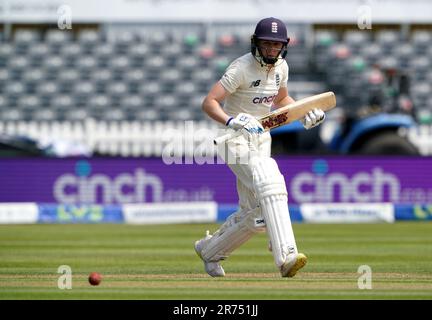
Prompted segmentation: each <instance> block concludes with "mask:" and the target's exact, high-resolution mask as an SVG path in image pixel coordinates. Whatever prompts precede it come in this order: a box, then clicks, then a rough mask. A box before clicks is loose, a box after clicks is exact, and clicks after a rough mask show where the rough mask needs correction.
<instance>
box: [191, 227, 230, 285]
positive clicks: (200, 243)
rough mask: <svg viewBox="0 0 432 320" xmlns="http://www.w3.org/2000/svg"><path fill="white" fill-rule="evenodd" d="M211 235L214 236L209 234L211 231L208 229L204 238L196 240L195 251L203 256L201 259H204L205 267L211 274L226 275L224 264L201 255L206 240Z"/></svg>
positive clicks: (214, 275)
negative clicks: (207, 259) (208, 259)
mask: <svg viewBox="0 0 432 320" xmlns="http://www.w3.org/2000/svg"><path fill="white" fill-rule="evenodd" d="M211 237H212V236H211V235H210V234H209V231H208V230H207V232H206V236H205V237H204V238H202V239H201V240H197V241H195V252H196V253H197V255H198V256H199V257H200V258H201V260H202V261H204V269H205V271H206V272H207V273H208V274H209V275H210V276H212V277H224V276H225V270H224V269H223V268H222V266H221V265H220V264H219V262H218V261H206V260H205V259H204V258H203V257H202V255H201V252H202V250H203V248H204V244H205V242H206V241H208V240H209V239H210V238H211Z"/></svg>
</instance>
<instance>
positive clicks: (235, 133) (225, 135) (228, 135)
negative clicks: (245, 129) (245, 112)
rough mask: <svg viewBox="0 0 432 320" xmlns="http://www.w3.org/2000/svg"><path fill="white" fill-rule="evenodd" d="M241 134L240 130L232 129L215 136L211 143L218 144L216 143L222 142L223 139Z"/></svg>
mask: <svg viewBox="0 0 432 320" xmlns="http://www.w3.org/2000/svg"><path fill="white" fill-rule="evenodd" d="M241 134H242V133H241V132H240V130H239V131H233V132H230V133H227V134H224V135H223V136H220V137H217V138H215V139H214V140H213V143H214V144H215V145H218V144H221V143H224V142H225V141H227V140H230V139H232V138H236V137H238V136H240V135H241Z"/></svg>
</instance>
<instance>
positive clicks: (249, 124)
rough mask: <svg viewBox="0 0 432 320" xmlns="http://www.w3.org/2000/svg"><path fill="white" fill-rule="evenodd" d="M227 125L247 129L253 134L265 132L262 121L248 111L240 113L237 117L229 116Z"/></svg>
mask: <svg viewBox="0 0 432 320" xmlns="http://www.w3.org/2000/svg"><path fill="white" fill-rule="evenodd" d="M226 125H227V127H230V128H231V129H234V130H241V129H245V130H246V131H247V132H249V133H251V134H257V135H259V134H261V133H263V132H264V128H263V126H262V125H261V123H260V122H259V121H258V120H257V119H256V118H255V117H253V116H251V115H250V114H247V113H239V114H238V115H237V116H236V117H235V118H233V117H231V118H229V119H228V121H227V123H226Z"/></svg>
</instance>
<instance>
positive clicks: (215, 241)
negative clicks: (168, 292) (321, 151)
mask: <svg viewBox="0 0 432 320" xmlns="http://www.w3.org/2000/svg"><path fill="white" fill-rule="evenodd" d="M288 42H289V38H288V36H287V29H286V26H285V24H284V23H283V22H282V21H281V20H279V19H276V18H273V17H271V18H266V19H263V20H261V21H259V22H258V24H257V25H256V28H255V33H254V34H253V36H252V38H251V52H250V53H247V54H245V55H243V56H241V57H239V58H237V59H236V60H234V61H233V62H232V63H231V65H230V66H229V67H228V68H227V70H226V71H225V74H224V75H223V77H222V78H221V79H220V80H219V81H218V82H217V83H216V84H214V85H213V87H212V88H211V90H210V92H209V93H208V95H207V96H206V98H205V99H204V101H203V104H202V109H203V110H204V111H205V112H206V113H207V114H208V115H209V116H210V117H211V118H212V119H214V120H215V121H217V122H218V123H220V124H221V125H222V126H223V127H224V128H223V129H221V130H220V135H223V134H226V133H228V132H230V131H232V130H241V132H242V135H240V136H239V137H236V138H233V139H231V140H228V141H227V142H226V143H223V144H222V146H221V147H220V150H219V153H220V154H223V157H224V160H225V162H226V163H227V165H228V166H229V167H230V169H231V170H232V171H233V172H234V173H235V175H236V177H237V192H238V196H239V209H238V211H236V212H235V213H233V214H231V215H230V216H229V217H228V219H227V220H226V221H225V222H224V223H223V224H222V226H221V227H220V228H219V230H217V231H216V232H215V233H214V234H213V235H210V234H209V233H208V231H207V235H206V236H205V237H204V238H202V239H201V240H198V241H196V242H195V251H196V252H197V254H198V255H199V256H200V258H201V259H202V260H203V261H204V267H205V271H206V272H207V273H208V274H209V275H210V276H212V277H223V276H224V275H225V271H224V269H223V268H222V266H221V264H220V262H221V261H222V260H224V259H227V258H228V256H229V255H230V254H231V253H232V252H233V251H234V250H235V249H237V248H238V247H240V246H241V245H242V244H243V243H245V242H246V241H248V240H249V239H250V238H251V237H252V236H253V235H254V234H255V233H257V232H262V231H267V234H268V236H269V240H270V244H269V249H270V250H271V251H272V253H273V257H274V261H275V264H276V266H277V268H278V269H279V271H280V273H281V275H282V277H293V276H294V275H295V274H296V273H297V271H298V270H299V269H301V268H302V267H303V266H304V265H305V264H306V262H307V257H306V256H305V255H304V254H302V253H299V252H298V250H297V245H296V241H295V237H294V233H293V229H292V226H291V219H290V215H289V212H288V193H287V189H286V186H285V180H284V177H283V175H282V174H281V173H280V171H279V168H278V165H277V163H276V162H275V160H274V159H272V158H271V157H270V153H271V137H270V133H269V132H264V129H263V127H262V126H261V124H260V123H259V121H258V120H256V118H257V117H260V116H263V115H264V114H266V113H268V112H269V111H270V109H272V108H280V107H283V106H285V105H287V104H290V103H293V102H294V100H293V99H292V98H291V97H290V96H289V95H288V89H287V81H288V64H287V62H286V61H285V59H284V58H285V57H286V54H287V45H288ZM223 101H224V106H223V108H222V106H221V104H222V102H223ZM324 119H325V113H324V112H323V111H322V110H320V109H314V110H313V111H310V112H309V113H308V114H307V115H306V116H305V117H304V119H302V120H301V122H302V124H303V126H304V127H305V128H306V129H310V128H313V127H315V126H317V125H319V124H320V123H322V122H323V121H324ZM221 148H222V149H225V150H228V152H222V149H221ZM245 153H249V155H250V157H249V158H248V161H246V162H242V161H236V159H234V161H233V158H232V155H233V154H234V155H239V154H241V155H244V154H245ZM230 156H231V157H230ZM237 160H238V159H237Z"/></svg>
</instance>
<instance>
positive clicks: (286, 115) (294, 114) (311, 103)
mask: <svg viewBox="0 0 432 320" xmlns="http://www.w3.org/2000/svg"><path fill="white" fill-rule="evenodd" d="M335 106H336V96H335V94H334V93H333V92H331V91H329V92H324V93H321V94H317V95H314V96H310V97H307V98H304V99H300V100H297V101H296V102H294V103H292V104H289V105H287V106H285V107H281V108H279V109H277V110H274V111H272V112H270V113H269V114H267V115H265V116H263V117H261V118H259V121H260V122H261V124H262V126H263V128H264V130H266V131H268V130H270V129H273V128H277V127H280V126H283V125H285V124H288V123H291V122H294V121H296V120H300V119H302V118H303V117H304V116H305V115H306V113H308V112H309V111H311V110H313V109H315V108H318V109H321V110H323V111H329V110H331V109H333V108H334V107H335Z"/></svg>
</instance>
